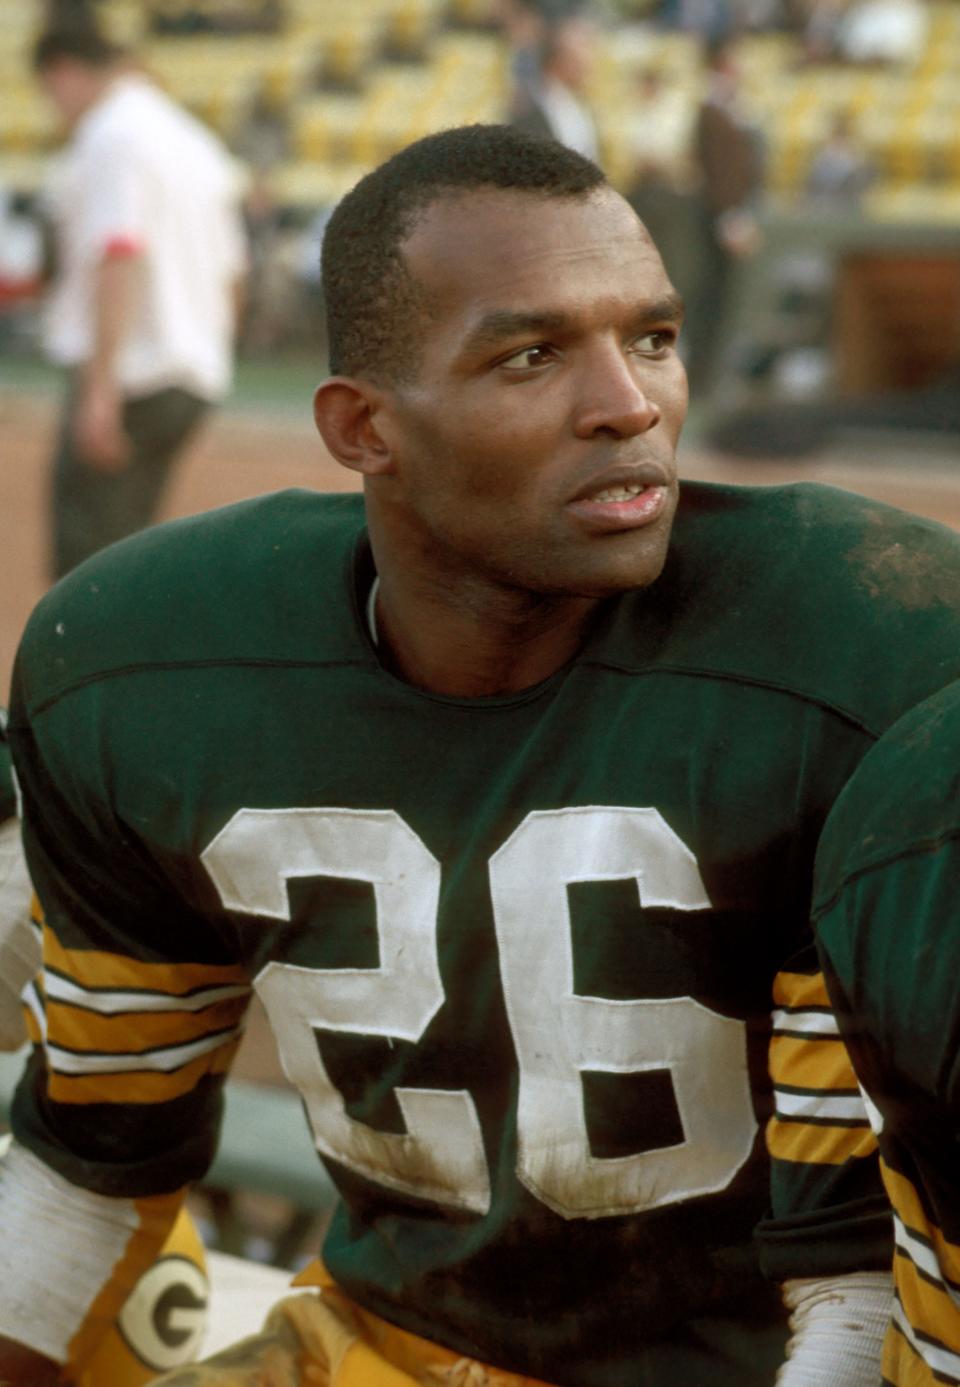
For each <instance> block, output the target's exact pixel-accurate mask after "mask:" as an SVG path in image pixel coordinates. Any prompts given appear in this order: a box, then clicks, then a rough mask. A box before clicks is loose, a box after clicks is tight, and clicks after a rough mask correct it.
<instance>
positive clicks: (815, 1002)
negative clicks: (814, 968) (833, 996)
mask: <svg viewBox="0 0 960 1387" xmlns="http://www.w3.org/2000/svg"><path fill="white" fill-rule="evenodd" d="M773 1000H774V1003H775V1004H776V1006H778V1007H784V1008H786V1009H787V1010H789V1011H793V1010H806V1009H807V1008H810V1007H817V1008H820V1009H822V1010H823V1011H827V1012H829V1011H831V1006H830V997H829V994H828V993H827V985H826V983H825V982H824V979H823V974H822V973H787V972H781V973H778V974H777V976H776V978H775V979H774V983H773Z"/></svg>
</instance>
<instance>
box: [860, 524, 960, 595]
mask: <svg viewBox="0 0 960 1387" xmlns="http://www.w3.org/2000/svg"><path fill="white" fill-rule="evenodd" d="M868 518H869V526H868V529H867V531H866V533H865V534H864V536H863V539H862V540H861V541H860V543H859V544H858V545H857V546H856V548H854V549H851V551H850V553H849V556H848V557H849V561H850V563H851V565H852V566H853V568H854V570H855V572H856V573H857V575H858V578H859V580H860V582H861V583H862V584H863V586H864V587H865V588H866V590H867V592H869V594H870V596H871V597H876V598H881V599H883V600H885V601H888V602H892V603H895V604H896V605H897V606H898V607H900V608H902V609H903V610H905V611H921V610H924V609H927V608H930V607H935V606H939V605H942V606H946V607H954V608H960V561H957V562H954V563H945V562H944V551H943V548H942V547H941V546H940V545H938V546H937V547H936V548H935V549H931V548H928V547H927V546H926V545H925V544H924V539H925V536H924V535H923V534H922V533H918V535H917V541H918V542H917V544H916V546H913V545H910V544H905V543H904V542H903V540H902V539H900V538H894V534H897V535H901V536H902V534H903V516H902V515H901V514H899V513H896V512H895V513H894V514H893V515H892V516H891V517H890V518H888V517H887V516H886V515H883V514H879V513H877V512H873V513H871V514H870V515H869V517H868Z"/></svg>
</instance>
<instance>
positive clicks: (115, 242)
mask: <svg viewBox="0 0 960 1387" xmlns="http://www.w3.org/2000/svg"><path fill="white" fill-rule="evenodd" d="M34 68H35V70H36V73H37V75H38V78H39V81H40V83H41V85H42V86H43V88H44V90H45V92H46V93H47V95H48V96H49V98H50V99H51V101H52V103H53V105H54V106H55V107H56V109H57V111H58V113H59V115H60V117H61V118H62V120H63V122H64V124H65V125H66V127H67V128H68V129H69V131H70V136H71V138H70V142H69V145H68V147H67V149H66V151H65V154H64V157H63V158H62V159H61V161H60V162H59V166H58V168H57V172H56V175H55V177H54V178H53V180H52V183H51V187H50V189H49V194H48V202H49V213H50V216H51V219H52V222H53V229H54V239H55V246H56V268H55V274H54V280H53V284H52V288H51V292H50V296H49V302H48V305H47V315H46V331H45V342H46V348H47V351H48V354H49V356H50V357H51V359H52V360H53V361H55V362H57V363H58V364H60V365H62V366H64V367H66V368H67V370H68V372H69V377H70V388H69V391H68V398H67V405H66V409H65V412H64V421H63V428H62V432H61V437H60V442H59V445H58V449H57V457H56V462H55V469H54V484H53V569H54V576H55V577H59V576H61V575H62V574H63V573H66V572H67V571H68V570H69V569H71V568H73V567H74V566H75V565H76V564H77V563H79V562H80V561H81V560H82V559H84V558H86V557H87V556H88V555H89V554H91V553H93V552H95V551H96V550H97V549H100V548H102V547H103V546H104V545H106V544H109V543H112V542H113V541H114V540H117V539H120V538H122V537H123V536H125V535H127V534H130V533H132V532H133V531H134V530H137V529H140V528H142V527H143V526H144V525H147V524H148V523H149V522H150V521H151V520H152V519H153V517H154V515H155V514H156V510H157V507H158V505H159V501H160V496H161V493H162V490H163V486H164V483H165V481H166V479H167V476H168V475H169V471H170V466H171V463H172V462H173V460H174V458H175V457H176V456H177V454H178V453H179V452H180V450H181V448H182V447H183V445H184V443H185V441H186V440H187V438H188V437H189V435H190V434H191V433H192V432H193V430H194V429H195V427H196V426H197V424H198V423H199V421H200V419H201V417H202V416H203V414H204V413H205V412H206V410H207V409H208V407H209V405H210V404H211V403H213V402H214V401H216V400H218V399H220V398H221V397H222V396H223V395H224V394H225V393H226V391H227V389H228V388H229V385H230V379H231V370H232V347H233V338H234V327H235V320H236V310H237V298H238V293H239V286H240V284H241V283H242V279H243V273H244V269H245V258H246V253H245V246H244V235H243V230H242V222H241V219H240V214H239V207H238V202H239V193H240V187H239V180H238V177H237V174H236V170H235V167H234V165H233V163H232V161H231V159H230V156H229V155H228V153H227V151H226V149H225V148H224V147H223V146H222V145H221V143H220V142H219V140H218V139H217V138H216V136H214V135H213V134H212V133H211V132H210V131H208V130H207V129H206V128H205V127H204V126H203V125H201V124H200V123H199V122H198V121H197V120H195V119H194V118H193V117H192V116H190V115H189V114H188V113H187V112H185V111H184V110H182V109H181V108H180V107H179V106H177V105H176V104H175V103H174V102H173V101H171V100H170V99H169V98H168V97H167V96H166V95H165V94H164V93H163V92H162V91H160V90H159V89H158V88H157V87H156V86H155V85H154V84H153V83H152V82H151V81H149V80H148V78H147V77H146V76H145V75H143V74H142V73H140V72H138V71H136V70H135V69H134V68H133V66H132V65H131V64H130V63H128V62H127V60H126V59H125V56H124V54H123V53H122V52H121V51H120V50H119V49H117V48H115V47H114V46H113V45H112V44H110V43H108V42H107V41H106V40H105V39H104V38H103V37H102V36H101V35H100V34H99V33H98V32H97V31H96V30H95V29H93V28H90V27H87V26H82V27H79V28H77V27H70V28H66V29H61V30H57V29H56V28H52V29H50V30H48V31H47V32H45V33H44V34H42V35H41V36H40V37H39V38H38V40H37V42H36V45H35V48H34Z"/></svg>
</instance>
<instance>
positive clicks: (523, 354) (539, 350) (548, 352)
mask: <svg viewBox="0 0 960 1387" xmlns="http://www.w3.org/2000/svg"><path fill="white" fill-rule="evenodd" d="M552 360H553V351H552V349H551V348H550V347H546V346H544V345H543V343H542V342H538V343H537V344H536V345H535V346H533V347H524V348H522V350H521V351H519V352H514V354H513V356H508V357H507V358H506V360H504V361H501V363H500V365H501V366H504V367H506V369H507V370H508V371H533V370H535V369H536V368H537V367H538V366H545V365H546V364H547V363H548V362H550V361H552Z"/></svg>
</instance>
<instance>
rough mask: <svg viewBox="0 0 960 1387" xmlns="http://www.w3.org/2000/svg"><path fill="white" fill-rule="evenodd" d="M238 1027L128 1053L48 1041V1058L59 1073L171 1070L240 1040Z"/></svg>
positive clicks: (116, 1072) (180, 1067)
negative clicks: (100, 1051)
mask: <svg viewBox="0 0 960 1387" xmlns="http://www.w3.org/2000/svg"><path fill="white" fill-rule="evenodd" d="M239 1035H240V1032H239V1029H238V1028H237V1027H233V1028H232V1029H230V1030H226V1031H216V1032H214V1034H213V1035H208V1036H204V1038H203V1039H202V1040H197V1041H194V1042H193V1043H192V1044H187V1045H164V1046H160V1047H158V1048H157V1049H154V1050H135V1051H132V1052H129V1053H127V1054H98V1053H96V1052H95V1051H90V1050H86V1051H84V1052H82V1053H79V1052H78V1051H76V1050H68V1049H65V1048H64V1047H63V1046H62V1045H58V1044H56V1043H55V1042H53V1041H51V1040H50V1039H49V1038H48V1040H47V1057H48V1061H49V1064H50V1067H51V1069H53V1070H54V1071H55V1072H56V1073H58V1074H121V1073H128V1074H129V1073H133V1072H135V1071H139V1070H145V1069H146V1070H160V1071H161V1072H164V1073H169V1072H171V1071H172V1070H174V1069H182V1068H183V1066H184V1065H185V1064H189V1063H190V1061H191V1060H194V1059H197V1058H199V1057H200V1056H201V1055H206V1054H209V1052H210V1051H211V1050H217V1049H219V1048H220V1046H221V1045H223V1044H225V1043H228V1042H229V1041H231V1040H234V1039H238V1038H239Z"/></svg>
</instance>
